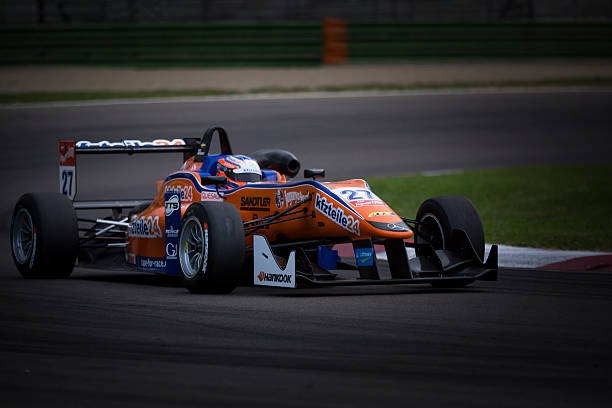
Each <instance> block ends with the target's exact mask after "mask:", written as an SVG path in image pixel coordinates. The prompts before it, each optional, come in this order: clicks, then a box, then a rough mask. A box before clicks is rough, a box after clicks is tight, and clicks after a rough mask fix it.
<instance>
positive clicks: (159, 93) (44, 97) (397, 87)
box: [0, 77, 612, 104]
mask: <svg viewBox="0 0 612 408" xmlns="http://www.w3.org/2000/svg"><path fill="white" fill-rule="evenodd" d="M573 86H587V87H610V86H612V77H609V78H602V77H593V78H564V79H550V80H536V81H483V82H448V83H437V82H431V83H415V84H410V85H401V84H377V83H371V84H356V85H338V86H321V87H290V88H283V87H264V88H254V89H250V90H247V91H238V90H232V89H196V90H169V89H160V90H151V91H80V92H23V93H0V104H15V103H41V102H67V101H88V100H105V99H134V98H138V99H140V98H170V97H206V96H224V95H241V94H264V93H306V92H349V91H411V90H413V91H418V90H441V89H470V88H516V87H573Z"/></svg>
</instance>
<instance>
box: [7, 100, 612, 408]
mask: <svg viewBox="0 0 612 408" xmlns="http://www.w3.org/2000/svg"><path fill="white" fill-rule="evenodd" d="M611 96H612V94H610V93H605V92H592V93H588V92H575V93H567V92H566V93H554V92H552V93H537V94H520V93H517V94H498V95H495V94H487V95H429V96H403V97H381V98H374V97H371V98H341V99H308V100H282V101H274V100H270V101H242V102H239V101H234V102H216V103H212V102H206V103H172V104H154V105H153V104H136V105H121V106H91V107H74V108H29V109H4V108H2V109H0V123H1V136H2V139H1V140H2V144H3V148H2V149H0V171H1V174H2V175H3V185H4V194H3V195H2V197H1V199H0V206H1V207H0V211H1V215H2V223H1V224H0V230H1V231H2V238H1V239H0V241H1V242H0V245H2V247H3V248H5V250H4V251H0V302H1V304H0V306H1V307H0V400H1V401H2V406H43V405H44V406H62V407H68V406H105V407H107V406H178V405H182V406H199V407H201V406H238V405H239V406H351V407H352V406H374V405H379V406H410V405H413V406H453V407H457V406H470V407H472V406H483V407H490V406H502V407H504V406H547V407H548V406H581V407H582V406H609V399H610V395H611V394H610V389H611V388H610V387H611V386H612V380H611V379H610V373H611V372H612V347H611V345H612V344H611V339H612V323H611V319H610V317H609V312H610V310H612V275H610V274H607V273H596V272H575V273H574V272H548V271H533V270H508V269H506V270H502V271H501V274H500V280H499V281H498V282H480V283H476V284H475V285H473V287H471V288H465V289H459V290H433V289H431V288H428V287H411V286H395V287H349V288H327V289H316V290H302V289H300V290H296V291H284V290H274V289H262V288H239V289H238V290H236V291H235V292H234V293H233V294H232V295H229V296H218V295H214V296H209V295H207V296H198V295H190V294H188V293H187V292H186V291H185V290H184V289H183V288H181V287H180V285H179V283H178V282H177V281H176V280H173V279H171V278H166V277H162V276H156V275H147V274H138V273H129V272H105V271H93V270H82V269H81V270H79V269H77V270H76V271H75V273H74V274H73V277H72V278H71V279H68V280H63V281H58V280H23V279H21V277H20V276H19V275H18V273H17V271H16V269H15V268H14V266H13V264H12V260H11V259H10V253H9V251H8V238H7V235H8V230H7V228H8V219H9V216H10V211H11V207H12V205H13V204H14V202H15V201H16V199H17V198H18V196H19V195H20V194H21V193H24V192H27V191H37V190H43V191H44V190H56V185H57V173H58V172H57V168H56V151H57V150H56V149H57V147H56V140H59V139H89V140H95V139H101V138H106V139H109V140H118V139H122V138H124V139H125V138H142V139H145V140H150V139H153V138H157V137H166V138H171V137H184V136H194V135H195V136H197V135H199V134H201V133H202V130H203V129H204V128H205V127H206V126H208V125H210V124H212V123H218V124H222V125H226V126H227V128H228V130H229V131H230V137H232V142H233V146H234V148H235V149H236V150H240V151H241V152H249V151H253V150H256V149H258V148H264V147H273V146H277V147H282V148H286V149H288V150H292V151H294V152H296V153H297V154H298V155H299V156H300V157H301V158H302V162H303V167H318V166H320V167H326V168H327V169H328V174H329V175H330V178H339V177H347V176H348V177H365V176H370V175H382V174H401V173H404V172H417V171H423V170H435V169H441V168H469V167H497V166H509V165H520V164H539V163H546V164H555V163H568V162H571V163H591V162H606V161H608V160H609V159H608V155H609V151H610V134H612V133H611V130H612V118H611V117H610V114H609V106H611V104H610V99H611ZM79 165H80V166H81V170H82V171H81V172H80V173H79V178H80V183H79V188H80V194H81V195H82V198H120V197H124V198H128V197H129V198H138V197H147V196H150V195H151V193H152V191H153V190H154V187H153V185H152V181H153V180H155V179H159V178H161V177H162V176H163V175H164V174H165V173H166V172H168V171H170V170H172V169H173V168H176V167H177V166H178V161H177V159H176V158H172V157H162V158H155V159H152V158H149V157H147V158H130V159H128V158H126V157H125V158H104V160H103V161H100V160H98V159H91V161H90V160H87V162H85V161H84V160H83V161H82V162H80V163H79ZM526 182H528V181H526ZM145 183H146V184H145Z"/></svg>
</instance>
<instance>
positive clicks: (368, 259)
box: [355, 248, 374, 266]
mask: <svg viewBox="0 0 612 408" xmlns="http://www.w3.org/2000/svg"><path fill="white" fill-rule="evenodd" d="M355 260H356V261H357V266H373V265H374V248H355Z"/></svg>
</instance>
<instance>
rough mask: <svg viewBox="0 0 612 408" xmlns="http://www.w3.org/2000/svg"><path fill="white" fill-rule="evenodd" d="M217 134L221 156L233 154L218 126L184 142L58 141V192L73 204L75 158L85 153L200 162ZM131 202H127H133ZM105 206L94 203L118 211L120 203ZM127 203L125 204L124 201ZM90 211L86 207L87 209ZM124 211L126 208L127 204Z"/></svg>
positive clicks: (162, 140) (75, 183)
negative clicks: (175, 157)
mask: <svg viewBox="0 0 612 408" xmlns="http://www.w3.org/2000/svg"><path fill="white" fill-rule="evenodd" d="M215 133H217V134H218V135H219V144H220V147H221V153H222V154H228V155H231V154H232V147H231V145H230V142H229V138H228V136H227V132H226V131H225V129H223V128H222V127H219V126H214V127H211V128H208V129H207V130H206V132H204V135H203V136H202V138H201V139H200V138H195V137H186V138H183V139H173V140H166V139H156V140H153V141H152V142H142V141H140V140H123V141H121V142H108V141H106V140H104V141H101V142H89V141H87V140H82V141H79V142H74V141H61V142H59V182H60V192H61V193H62V194H64V195H66V196H67V197H68V198H70V200H72V201H74V198H75V197H76V192H77V182H76V159H77V156H82V155H86V154H127V155H132V154H141V153H183V162H184V161H186V160H187V159H188V158H190V157H191V156H196V159H195V160H196V161H200V162H201V161H203V160H204V157H206V156H208V152H209V149H210V145H211V142H212V138H213V136H214V134H215ZM133 201H134V200H130V201H129V202H130V203H132V202H133ZM110 203H111V202H109V205H108V206H106V207H100V206H101V205H104V202H102V201H97V202H96V204H95V205H93V204H92V206H95V207H97V208H118V207H117V205H120V204H121V203H123V201H116V200H114V201H112V203H114V206H111V205H110ZM126 203H127V201H126ZM74 205H75V208H77V207H80V208H84V207H87V205H86V204H85V203H83V202H81V203H75V204H74ZM88 208H89V207H88ZM124 208H127V204H126V205H125V207H124Z"/></svg>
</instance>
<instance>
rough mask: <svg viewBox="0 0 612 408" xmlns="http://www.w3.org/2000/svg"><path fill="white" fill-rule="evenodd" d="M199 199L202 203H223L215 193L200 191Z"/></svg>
mask: <svg viewBox="0 0 612 408" xmlns="http://www.w3.org/2000/svg"><path fill="white" fill-rule="evenodd" d="M200 197H201V200H202V201H223V199H222V198H221V197H219V194H217V192H216V191H215V192H212V191H202V192H201V193H200Z"/></svg>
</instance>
